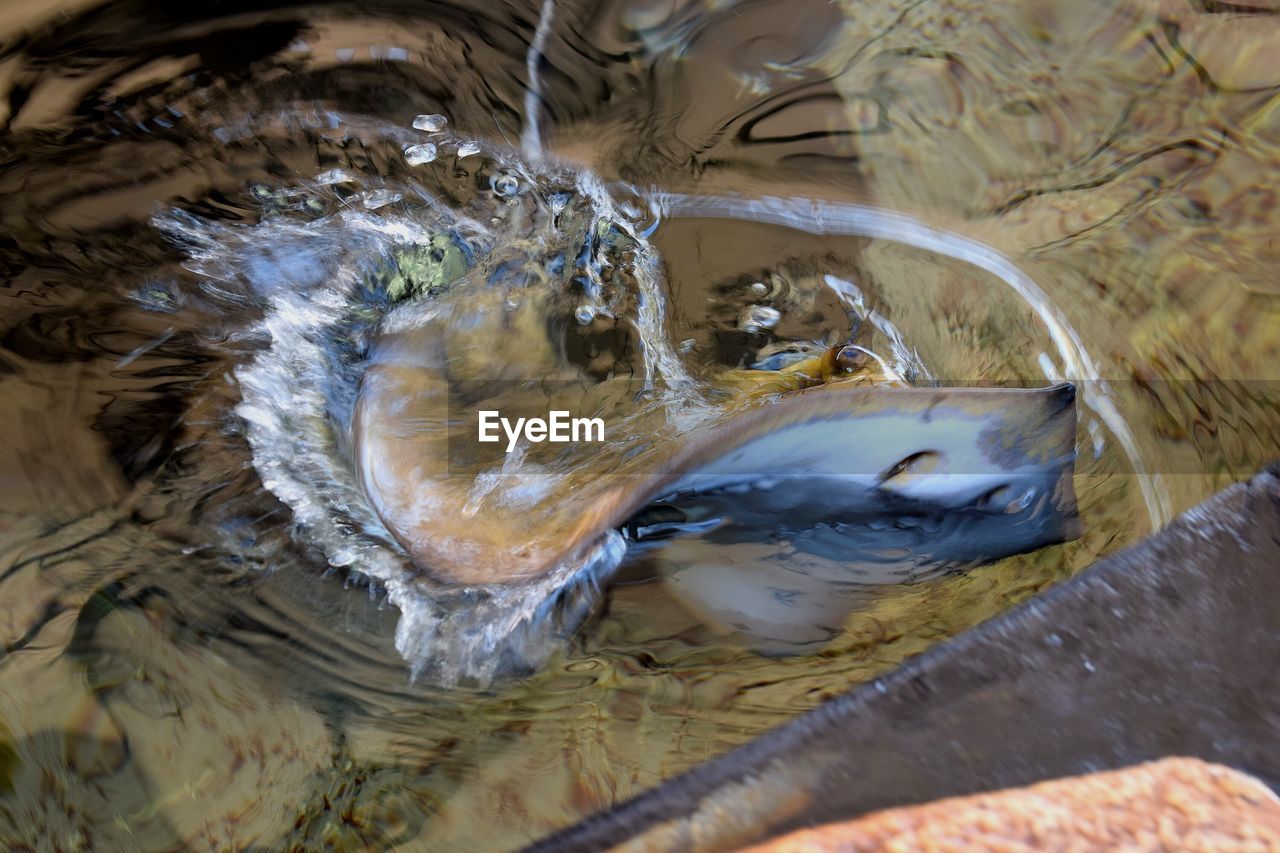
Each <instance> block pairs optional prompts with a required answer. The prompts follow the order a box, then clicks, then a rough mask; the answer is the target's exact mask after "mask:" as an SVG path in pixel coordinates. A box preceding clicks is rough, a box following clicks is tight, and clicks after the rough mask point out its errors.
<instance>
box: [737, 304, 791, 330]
mask: <svg viewBox="0 0 1280 853" xmlns="http://www.w3.org/2000/svg"><path fill="white" fill-rule="evenodd" d="M781 319H782V313H781V312H780V311H778V309H777V308H770V307H769V306H768V305H748V306H747V307H746V308H745V309H744V310H743V312H742V316H740V317H739V318H738V327H739V328H740V329H742V330H743V331H744V332H760V331H763V330H765V329H772V328H773V327H774V326H776V325H778V321H779V320H781Z"/></svg>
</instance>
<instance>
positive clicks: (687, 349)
mask: <svg viewBox="0 0 1280 853" xmlns="http://www.w3.org/2000/svg"><path fill="white" fill-rule="evenodd" d="M697 345H698V342H697V341H695V340H694V339H693V338H685V339H684V340H683V341H681V342H680V352H682V353H684V354H685V355H688V354H689V353H691V352H693V348H694V347H696V346H697Z"/></svg>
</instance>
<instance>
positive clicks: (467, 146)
mask: <svg viewBox="0 0 1280 853" xmlns="http://www.w3.org/2000/svg"><path fill="white" fill-rule="evenodd" d="M479 153H480V145H479V143H476V142H471V141H470V140H468V141H466V142H462V143H459V144H458V156H459V157H470V156H471V155H473V154H479Z"/></svg>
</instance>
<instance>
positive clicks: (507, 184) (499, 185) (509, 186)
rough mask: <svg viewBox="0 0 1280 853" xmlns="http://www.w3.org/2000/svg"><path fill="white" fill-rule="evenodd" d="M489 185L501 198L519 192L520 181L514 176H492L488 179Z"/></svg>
mask: <svg viewBox="0 0 1280 853" xmlns="http://www.w3.org/2000/svg"><path fill="white" fill-rule="evenodd" d="M489 185H490V186H491V187H493V191H494V192H495V193H497V194H498V195H501V196H513V195H515V194H516V193H517V192H519V191H520V180H519V179H518V178H517V177H516V176H515V175H507V174H500V175H494V176H493V177H492V178H490V179H489Z"/></svg>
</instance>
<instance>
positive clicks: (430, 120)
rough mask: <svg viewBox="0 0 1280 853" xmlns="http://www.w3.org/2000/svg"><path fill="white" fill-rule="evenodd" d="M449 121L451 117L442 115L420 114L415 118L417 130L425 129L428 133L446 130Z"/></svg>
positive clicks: (414, 123)
mask: <svg viewBox="0 0 1280 853" xmlns="http://www.w3.org/2000/svg"><path fill="white" fill-rule="evenodd" d="M448 123H449V118H448V117H447V116H442V115H438V114H436V115H429V116H426V115H424V116H418V117H417V118H415V119H414V120H413V126H414V129H415V130H425V131H426V132H427V133H436V132H437V131H441V130H444V126H445V125H446V124H448Z"/></svg>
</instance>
